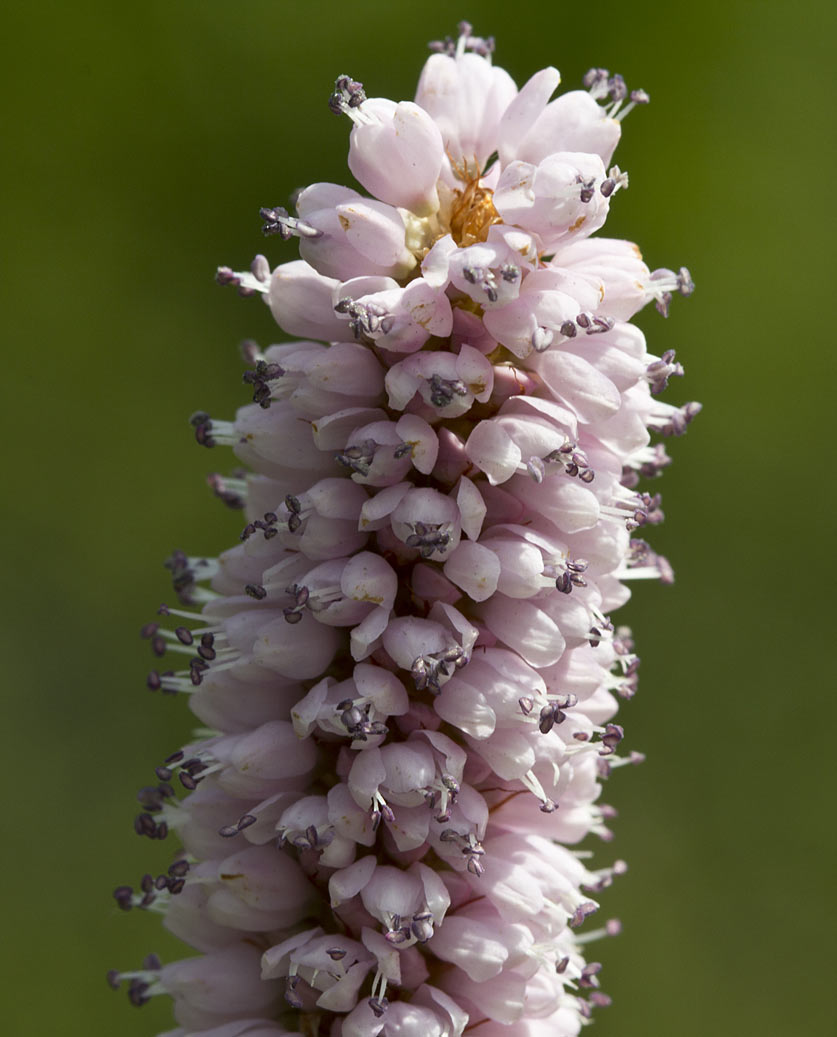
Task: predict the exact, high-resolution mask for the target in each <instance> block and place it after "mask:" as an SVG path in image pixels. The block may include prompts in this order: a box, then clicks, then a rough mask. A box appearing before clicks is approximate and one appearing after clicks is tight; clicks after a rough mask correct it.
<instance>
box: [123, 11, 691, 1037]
mask: <svg viewBox="0 0 837 1037" xmlns="http://www.w3.org/2000/svg"><path fill="white" fill-rule="evenodd" d="M431 49H432V50H433V52H434V53H433V54H432V55H431V57H430V58H429V59H428V61H427V63H426V65H425V66H424V69H423V71H422V74H421V78H420V81H419V86H418V92H417V95H416V100H415V102H409V101H406V102H400V103H396V102H394V101H390V100H387V99H385V98H381V97H367V96H366V93H365V92H364V88H363V86H362V85H361V84H360V83H359V82H356V81H355V80H353V79H352V78H350V77H349V76H340V77H339V78H338V79H337V82H336V84H335V88H334V92H333V94H332V95H331V98H330V101H329V104H330V107H331V109H332V110H333V111H334V112H335V113H338V114H341V115H345V116H346V117H348V119H349V120H350V122H351V136H350V141H349V159H348V164H349V169H350V170H351V172H352V174H353V175H354V177H355V178H356V180H357V181H358V182H359V184H360V185H361V186H362V187H363V188H364V189H365V190H366V191H367V192H368V194H361V193H359V192H358V191H356V190H353V189H352V188H350V187H343V186H340V185H338V184H331V183H317V184H313V185H312V186H310V187H308V188H306V189H305V190H303V191H302V192H300V193H299V194H298V196H297V197H296V199H295V203H294V204H295V215H290V213H289V212H288V211H287V210H286V209H284V208H281V207H269V208H264V209H262V210H261V215H262V218H263V220H264V233H265V234H267V235H275V236H278V237H279V238H281V239H283V240H289V239H291V238H296V239H297V241H298V244H299V251H300V255H301V258H300V259H297V260H291V261H289V262H283V263H281V264H279V265H278V266H276V267H274V268H271V265H270V263H269V262H268V260H267V259H266V258H265V257H264V256H257V257H256V259H255V260H254V262H253V264H252V265H251V267H250V269H249V270H247V271H243V272H235V271H233V270H232V269H229V268H227V267H224V268H222V269H221V270H220V271H219V273H218V280H219V282H221V283H223V284H233V285H237V286H238V289H239V293H240V294H242V295H253V294H260V295H262V296H263V298H264V300H265V301H266V302H267V304H268V306H269V307H270V309H271V312H272V313H273V316H274V317H275V319H276V321H277V323H278V324H279V326H280V327H281V328H282V330H283V331H284V332H286V333H287V334H288V335H289V336H293V337H294V339H295V340H294V341H290V342H283V343H281V344H279V345H271V346H268V347H267V348H266V349H264V350H261V349H260V348H259V347H258V346H257V345H255V344H253V343H248V344H246V346H245V349H244V354H245V359H246V362H247V364H248V370H247V373H246V374H245V375H244V381H245V383H246V384H247V385H248V386H249V387H250V388H251V389H252V390H253V402H252V404H248V405H247V406H244V407H242V409H241V410H240V411H239V412H238V414H237V416H236V418H235V420H234V421H218V420H216V419H214V418H211V417H210V416H209V415H207V414H205V413H198V414H196V415H194V416H193V418H192V424H193V426H194V431H195V436H196V438H197V440H198V442H199V443H201V444H203V445H204V446H207V447H213V446H215V445H222V444H223V445H228V446H231V447H232V448H233V451H234V452H235V454H236V455H237V457H238V458H239V459H240V461H241V462H243V463H244V464H246V465H247V466H248V470H247V471H244V470H237V471H235V472H234V474H232V475H230V476H224V475H217V474H216V475H212V476H211V477H210V485H211V486H212V488H213V489H214V491H215V493H216V494H217V495H218V496H219V497H220V498H221V499H222V500H223V501H224V502H225V503H226V504H227V505H229V506H230V507H232V508H238V509H242V510H243V512H244V514H245V516H246V525H245V526H244V529H243V532H242V534H241V540H240V542H239V543H238V544H237V545H236V546H235V547H233V548H231V549H230V550H228V551H226V552H224V553H223V554H221V555H220V556H219V557H218V558H215V559H209V558H192V557H189V556H187V555H186V554H183V553H182V552H176V553H175V554H174V555H173V556H172V558H171V559H170V560H169V562H168V563H167V564H168V567H169V569H170V570H171V574H172V578H173V583H174V589H175V591H176V592H177V596H178V597H179V599H180V603H179V605H178V607H174V606H165V605H164V606H162V607H161V608H160V610H159V611H160V614H161V618H160V620H159V622H154V623H150V624H149V625H148V626H147V627H145V628H144V630H143V635H144V636H145V637H147V638H148V639H149V641H150V644H151V647H152V649H153V651H154V653H155V654H156V655H158V656H160V657H164V656H170V655H171V654H178V653H179V654H181V655H183V656H185V657H186V658H185V665H184V666H183V667H181V668H179V669H178V668H165V664H163V663H160V664H158V666H159V668H158V669H155V670H154V671H153V672H152V673H151V674H150V676H149V678H148V687H149V688H150V689H151V690H152V691H160V692H163V693H168V694H182V695H186V696H188V701H189V705H190V707H191V709H192V711H193V712H194V713H195V714H196V716H197V717H198V718H199V719H200V721H201V722H202V723H203V724H204V725H206V726H205V727H203V728H201V730H200V731H199V732H197V733H196V741H194V742H193V743H191V744H189V745H186V746H183V747H182V748H178V749H177V750H176V751H174V752H172V754H171V755H170V756H169V757H168V758H167V759H165V760H163V761H162V762H161V763H160V765H159V766H158V767H157V768H156V773H155V777H156V781H155V783H154V784H152V785H149V786H148V787H146V788H144V789H142V791H141V792H140V794H139V801H140V804H141V812H140V814H139V816H138V817H137V819H136V831H137V832H138V833H139V834H140V835H142V836H147V837H148V838H150V839H163V838H165V837H167V836H169V837H171V836H172V835H174V836H175V837H176V839H177V841H178V844H179V849H177V850H176V851H175V853H174V855H173V858H172V863H171V864H170V866H169V867H168V869H167V870H166V871H165V872H164V873H162V874H160V875H157V876H154V875H152V874H146V875H145V876H144V877H143V878H142V880H141V881H140V882H139V884H138V887H137V888H132V887H128V886H121V887H119V888H118V889H117V890H116V892H115V897H116V902H117V904H118V905H119V907H120V908H123V909H125V910H129V909H131V908H144V909H147V910H151V911H159V912H160V913H161V914H162V915H163V916H164V924H165V925H166V927H167V928H168V929H169V930H171V932H173V933H175V934H176V935H177V936H179V937H181V938H182V939H183V940H185V941H186V943H188V944H190V945H191V946H192V947H193V948H195V949H196V950H197V951H199V952H200V954H199V955H198V956H196V957H191V958H187V959H185V960H182V961H175V962H173V963H170V964H166V965H163V964H161V963H160V961H159V960H158V959H157V958H156V956H153V955H152V956H150V957H149V958H148V959H147V960H146V961H145V963H144V966H143V968H142V969H140V970H138V971H134V972H118V971H113V972H112V973H110V975H109V980H110V982H111V984H112V985H113V986H114V987H117V988H118V987H120V986H123V985H124V986H125V987H127V991H128V994H129V997H130V999H131V1001H132V1002H133V1003H134V1004H143V1003H144V1002H146V1001H147V1000H148V999H149V998H150V997H151V996H153V995H155V994H158V993H167V994H169V995H171V997H172V998H173V1000H174V1013H175V1016H176V1019H177V1021H178V1023H179V1028H178V1029H176V1030H173V1031H171V1032H170V1034H169V1035H168V1037H198V1035H200V1037H273V1035H282V1034H289V1033H293V1034H296V1033H302V1034H306V1035H309V1037H313V1035H329V1037H377V1035H384V1037H459V1035H461V1034H463V1033H464V1032H466V1031H467V1032H469V1033H471V1032H473V1033H474V1034H475V1035H479V1037H501V1035H508V1034H515V1035H527V1037H570V1035H573V1034H576V1033H578V1031H579V1030H580V1028H581V1026H582V1025H583V1024H584V1023H586V1022H587V1021H588V1019H589V1018H590V1015H591V1012H592V1010H593V1008H594V1007H595V1006H599V1005H606V1004H608V1002H609V998H608V997H607V995H606V994H605V993H604V992H603V991H602V990H601V988H600V984H599V970H600V968H601V966H600V965H599V963H598V962H595V961H588V960H587V948H588V946H589V944H590V943H591V942H593V941H594V940H597V939H599V938H600V937H604V936H607V935H611V934H613V933H615V932H617V931H618V929H619V923H618V921H616V920H615V919H611V920H609V921H607V922H606V923H604V924H603V925H601V926H599V927H598V928H592V929H591V928H589V927H588V926H587V925H586V924H585V923H586V920H587V918H588V916H590V915H592V914H593V913H594V912H595V911H597V910H598V906H599V905H598V902H597V898H598V895H599V893H600V892H601V891H602V890H603V889H604V888H605V887H607V886H608V885H610V883H611V882H612V881H613V878H614V876H616V875H618V874H619V873H620V872H621V871H622V870H623V869H624V867H625V865H624V864H623V863H622V862H620V861H616V862H615V863H612V864H610V865H609V866H606V867H597V868H593V867H592V865H591V863H590V861H589V857H590V853H589V851H587V850H579V849H573V848H572V847H577V845H578V844H579V842H580V841H581V840H583V839H584V838H585V837H587V836H590V835H591V834H592V835H594V836H598V837H599V838H600V839H602V840H604V841H605V842H607V841H608V840H610V838H611V832H610V830H609V828H608V822H609V820H610V818H611V817H612V816H613V813H614V811H613V809H612V808H610V807H608V806H606V805H605V804H603V803H601V802H600V801H599V797H600V793H601V789H602V782H603V781H604V780H605V779H606V778H608V776H609V775H610V773H611V772H612V771H613V770H614V768H617V767H620V766H622V765H624V764H629V763H635V762H638V761H639V760H640V759H641V755H640V754H639V753H636V752H630V753H622V752H620V749H621V743H622V740H623V729H622V727H621V726H620V725H619V724H616V723H614V722H613V718H614V715H615V714H616V712H617V703H618V699H619V698H622V699H629V698H631V696H633V694H634V693H635V691H636V684H637V668H638V665H639V659H638V658H637V656H636V655H635V653H634V648H633V642H632V640H631V636H630V632H629V631H628V630H627V629H626V628H625V627H619V626H616V627H615V626H614V624H613V622H612V621H611V619H610V614H611V612H612V611H613V610H614V609H616V608H618V607H619V606H620V605H622V604H623V603H624V602H625V601H626V600H627V598H628V597H629V591H628V589H627V587H626V582H627V581H630V580H632V579H645V578H656V579H659V580H662V581H663V582H664V583H666V582H669V581H670V580H671V579H672V576H671V569H670V567H669V565H668V563H667V562H666V560H665V559H664V558H662V557H661V556H659V555H658V554H656V553H655V552H654V550H653V549H652V548H651V547H650V546H649V545H648V544H647V543H646V541H645V540H644V539H641V538H640V535H638V534H644V533H645V529H644V528H643V527H646V526H649V525H653V524H655V523H657V522H659V521H660V520H661V519H662V512H661V510H660V499H659V496H658V495H657V494H656V493H653V492H650V491H649V490H647V489H645V488H644V486H645V481H646V480H651V481H653V480H654V479H655V478H656V477H657V476H658V475H659V474H660V473H661V471H662V469H664V468H665V467H666V466H667V465H668V464H669V458H668V456H667V454H666V452H665V450H664V448H663V447H662V446H661V445H660V443H659V442H657V443H655V444H653V445H652V443H651V438H652V435H653V434H656V433H660V434H662V435H664V436H665V435H670V434H675V435H678V434H680V433H682V432H683V431H685V429H686V426H687V425H688V424H689V422H690V421H691V419H692V418H693V417H694V415H695V414H696V413H697V411H698V409H699V408H698V406H697V405H696V404H686V405H685V406H681V407H676V406H672V405H671V404H668V403H664V402H661V401H660V400H659V399H658V398H657V394H658V393H659V392H660V391H661V390H663V389H664V388H665V387H666V385H667V384H668V380H669V378H671V377H673V376H679V375H682V374H683V369H682V367H681V366H680V364H679V363H677V362H676V361H675V357H674V352H673V351H672V350H667V351H665V352H664V353H663V355H662V356H659V357H658V356H655V355H653V354H650V353H649V352H648V351H647V348H646V343H645V337H644V335H643V334H642V332H641V331H640V330H639V329H638V328H636V327H635V326H634V325H632V324H630V323H629V321H630V319H631V317H632V316H633V315H634V314H635V313H636V312H637V311H638V310H639V309H640V308H641V307H643V306H645V305H646V304H647V303H649V302H653V303H655V304H656V306H657V308H658V309H659V310H660V311H661V312H662V313H663V314H664V315H665V314H666V313H667V312H668V308H669V304H670V302H671V299H672V297H673V295H675V294H680V295H689V294H690V293H691V291H692V288H693V286H692V281H691V278H690V277H689V273H688V271H687V270H685V269H683V268H681V269H680V270H679V271H676V272H675V271H672V270H667V269H663V270H656V271H654V272H652V271H650V270H649V268H648V267H647V266H646V265H645V263H644V262H643V260H642V257H641V255H640V253H639V250H638V249H637V247H636V246H635V245H633V244H631V243H629V242H627V241H619V240H614V239H611V238H606V237H595V238H593V237H591V235H592V234H593V233H594V232H595V231H598V230H599V229H600V228H601V227H602V225H603V224H604V222H605V218H606V216H607V213H608V209H609V207H610V205H611V204H612V202H613V199H614V197H615V196H616V195H617V194H618V193H619V192H621V191H623V190H624V189H625V187H626V186H627V183H628V178H627V176H626V174H625V173H623V172H622V171H621V170H620V169H619V168H618V167H617V166H613V165H611V164H610V163H611V157H612V154H613V151H614V148H615V147H616V144H617V141H618V140H619V136H620V132H621V122H622V118H623V117H624V116H625V115H626V114H627V113H628V112H629V111H630V110H631V108H632V107H634V106H635V105H639V104H644V103H645V102H647V100H648V97H647V95H646V94H645V93H644V92H643V91H641V90H634V91H632V92H629V91H628V89H627V87H626V85H625V83H624V80H623V79H622V78H621V77H620V76H618V75H611V74H610V73H609V72H608V71H607V70H605V69H593V70H592V71H591V72H590V73H588V75H587V76H586V77H585V82H584V86H585V89H584V90H576V91H571V92H569V93H565V94H562V95H561V96H558V97H557V98H555V99H552V95H553V93H554V91H555V89H556V87H557V85H558V82H559V74H558V72H557V71H556V70H555V69H554V68H546V69H544V70H542V71H540V72H538V73H536V74H535V75H534V76H533V77H532V78H531V79H530V80H529V81H528V82H527V83H526V84H525V86H523V87H522V89H520V90H518V88H517V87H516V85H515V83H514V82H513V81H512V79H511V78H510V76H509V75H508V74H507V73H506V72H505V71H504V70H503V69H501V68H497V67H496V66H494V65H493V64H492V62H491V55H492V52H493V49H494V47H493V41H492V40H487V39H481V38H479V37H476V36H474V35H473V33H472V29H471V26H469V25H467V24H465V23H463V24H461V25H460V26H459V35H458V38H456V39H447V40H445V41H443V42H441V43H436V44H433V45H432V47H431Z"/></svg>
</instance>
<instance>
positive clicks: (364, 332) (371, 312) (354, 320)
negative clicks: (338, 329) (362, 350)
mask: <svg viewBox="0 0 837 1037" xmlns="http://www.w3.org/2000/svg"><path fill="white" fill-rule="evenodd" d="M334 310H335V313H339V314H345V315H346V316H348V318H349V330H350V331H351V333H352V334H353V335H354V337H355V338H356V339H357V341H358V342H363V343H364V344H365V345H372V344H373V342H374V339H373V338H372V336H373V335H386V334H388V333H389V332H390V331H392V329H393V326H394V325H395V317H394V316H393V315H392V314H391V313H390V312H389V311H388V310H387V309H386V308H385V307H383V306H379V305H378V303H371V302H370V303H361V302H356V301H355V300H354V299H352V298H350V297H349V296H346V297H345V298H343V299H340V301H339V302H337V303H336V304H335V307H334Z"/></svg>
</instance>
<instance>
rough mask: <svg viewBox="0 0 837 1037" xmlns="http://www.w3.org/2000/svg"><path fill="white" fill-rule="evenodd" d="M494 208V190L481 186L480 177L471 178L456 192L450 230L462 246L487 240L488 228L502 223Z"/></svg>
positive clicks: (454, 238) (457, 242)
mask: <svg viewBox="0 0 837 1037" xmlns="http://www.w3.org/2000/svg"><path fill="white" fill-rule="evenodd" d="M502 222H503V221H502V219H501V218H500V214H499V213H498V212H497V210H496V209H495V208H494V192H493V191H491V190H490V189H489V188H487V187H480V178H479V177H473V178H471V179H469V180H468V181H467V182H466V184H465V187H464V188H463V189H462V190H457V191H456V192H455V200H454V203H453V206H452V208H451V214H450V232H451V235H452V237H453V240H454V241H455V242H456V244H457V245H459V246H460V248H466V247H467V246H468V245H475V244H476V243H477V242H480V241H485V240H486V238H487V237H488V228H489V227H492V226H493V225H494V224H495V223H502Z"/></svg>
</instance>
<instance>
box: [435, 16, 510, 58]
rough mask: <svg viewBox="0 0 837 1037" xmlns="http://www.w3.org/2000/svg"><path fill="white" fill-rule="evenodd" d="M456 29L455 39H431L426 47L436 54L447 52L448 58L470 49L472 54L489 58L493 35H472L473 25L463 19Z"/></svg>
mask: <svg viewBox="0 0 837 1037" xmlns="http://www.w3.org/2000/svg"><path fill="white" fill-rule="evenodd" d="M457 31H458V33H459V36H458V38H457V39H453V38H452V37H450V36H445V38H444V39H443V40H433V41H432V42H431V43H428V44H427V46H428V49H429V50H432V51H433V52H434V53H436V54H447V56H448V57H450V58H456V57H461V56H462V55H463V54H464V53H465V52H466V51H470V52H471V53H472V54H477V55H479V57H481V58H487V59H489V60H490V58H491V55H492V54H493V53H494V47H495V42H494V37H493V36H486V37H482V36H474V35H473V31H474V27H473V25H471V23H470V22H464V21H463V22H460V23H459V25H457Z"/></svg>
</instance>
